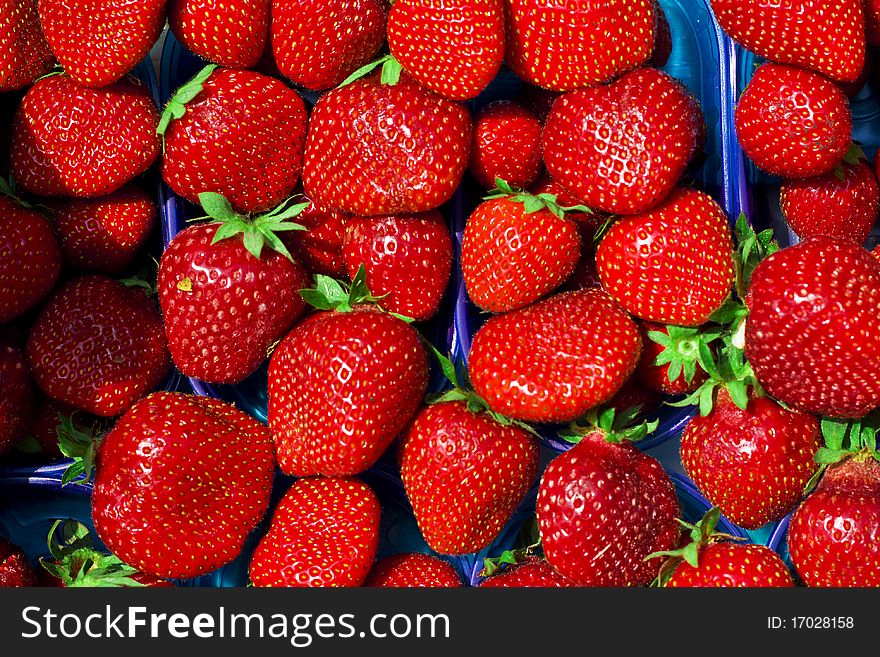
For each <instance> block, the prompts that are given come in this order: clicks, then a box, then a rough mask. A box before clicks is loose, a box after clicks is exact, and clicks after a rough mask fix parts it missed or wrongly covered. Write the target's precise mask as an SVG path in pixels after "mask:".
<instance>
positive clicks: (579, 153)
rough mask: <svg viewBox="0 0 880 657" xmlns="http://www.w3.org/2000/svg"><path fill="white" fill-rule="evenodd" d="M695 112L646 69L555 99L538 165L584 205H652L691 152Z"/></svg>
mask: <svg viewBox="0 0 880 657" xmlns="http://www.w3.org/2000/svg"><path fill="white" fill-rule="evenodd" d="M700 114H701V111H700V109H699V105H698V104H697V101H696V100H695V99H694V98H693V97H692V96H691V95H690V94H689V93H688V91H687V90H686V89H685V87H684V86H683V85H682V84H681V83H680V82H678V81H677V80H675V79H673V78H671V77H670V76H668V75H667V74H666V73H663V72H662V71H658V70H656V69H652V68H645V69H640V70H638V71H634V72H632V73H627V74H626V75H624V76H623V77H621V78H620V79H619V80H617V81H615V82H613V83H611V84H609V85H605V86H601V87H594V88H592V89H581V90H578V91H574V92H572V93H570V94H566V95H564V96H561V97H560V98H559V99H558V100H557V101H556V103H555V104H554V105H553V111H552V112H550V116H549V117H548V118H547V124H546V126H545V127H544V163H545V164H546V166H547V170H548V171H549V172H550V175H551V176H553V179H554V180H556V182H558V183H560V184H561V185H562V186H563V187H565V188H567V189H570V190H571V191H572V192H574V193H575V194H576V195H577V196H578V198H580V199H581V200H582V201H583V202H584V203H585V204H586V205H588V206H590V207H591V208H594V209H599V210H604V211H606V212H613V213H617V214H636V213H638V212H644V211H646V210H649V209H650V208H652V207H654V206H656V205H657V204H658V203H660V202H661V201H662V200H663V199H664V198H666V197H667V196H668V195H669V193H670V192H671V191H672V190H673V188H674V187H675V185H676V183H677V182H678V180H679V178H681V176H682V174H683V173H684V171H685V169H686V168H687V165H688V162H690V160H691V157H692V156H693V154H694V152H695V151H696V149H697V145H698V141H697V140H698V136H699V131H700V127H699V126H700V120H699V116H700Z"/></svg>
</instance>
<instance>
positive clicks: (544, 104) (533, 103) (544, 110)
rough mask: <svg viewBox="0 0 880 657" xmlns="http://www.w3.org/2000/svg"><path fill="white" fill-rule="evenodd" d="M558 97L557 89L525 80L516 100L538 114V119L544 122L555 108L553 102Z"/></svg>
mask: <svg viewBox="0 0 880 657" xmlns="http://www.w3.org/2000/svg"><path fill="white" fill-rule="evenodd" d="M557 98H559V94H558V93H557V92H555V91H550V90H549V89H544V88H542V87H536V86H535V85H533V84H529V83H528V82H523V83H522V87H521V88H520V90H519V92H518V93H517V95H516V102H517V103H519V104H520V105H522V106H523V107H525V108H526V109H527V110H528V111H529V112H531V113H532V114H534V115H535V116H537V117H538V120H539V121H540V122H541V123H542V124H543V123H544V122H545V121H546V120H547V116H548V115H549V114H550V110H551V109H553V103H554V102H555V101H556V99H557Z"/></svg>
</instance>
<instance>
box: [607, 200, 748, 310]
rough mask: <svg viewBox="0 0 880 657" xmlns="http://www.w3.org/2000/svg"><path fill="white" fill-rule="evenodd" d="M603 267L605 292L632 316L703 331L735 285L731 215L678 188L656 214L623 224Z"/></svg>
mask: <svg viewBox="0 0 880 657" xmlns="http://www.w3.org/2000/svg"><path fill="white" fill-rule="evenodd" d="M596 264H597V266H598V270H599V276H600V277H601V279H602V284H603V286H604V287H605V289H606V290H607V291H608V293H609V294H610V295H611V296H612V297H614V298H615V299H616V300H617V301H618V303H620V304H621V305H622V306H623V307H624V308H626V309H627V310H628V311H629V312H630V313H632V314H633V315H635V316H637V317H640V318H641V319H646V320H649V321H653V322H660V323H663V324H674V325H676V326H699V325H701V324H704V323H705V322H706V321H707V320H708V319H709V316H710V315H711V314H712V313H713V312H715V311H716V310H717V309H718V308H719V307H720V306H721V304H723V303H724V301H725V300H726V299H727V297H728V296H730V290H731V288H732V287H733V282H734V268H733V237H732V235H731V232H730V226H729V224H728V220H727V215H725V214H724V211H723V210H722V209H721V207H720V206H719V205H718V204H717V203H716V202H715V201H714V200H713V199H712V198H711V197H710V196H708V195H706V194H704V193H702V192H698V191H696V190H693V189H686V188H679V189H677V190H675V191H674V192H673V193H672V194H671V195H670V196H669V198H668V199H666V201H664V202H663V203H661V204H660V205H659V206H657V207H656V208H655V209H654V210H652V211H650V212H647V213H644V214H640V215H635V216H631V217H624V218H622V219H621V220H620V221H618V222H616V223H615V224H614V225H613V226H612V227H611V228H610V229H609V230H608V232H607V233H606V234H605V237H603V238H602V241H601V243H600V244H599V249H598V251H597V253H596Z"/></svg>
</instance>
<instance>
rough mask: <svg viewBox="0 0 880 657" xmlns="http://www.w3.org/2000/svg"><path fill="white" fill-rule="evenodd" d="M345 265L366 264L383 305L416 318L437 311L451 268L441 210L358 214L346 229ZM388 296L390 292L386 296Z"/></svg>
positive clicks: (350, 270) (351, 268)
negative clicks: (380, 214)
mask: <svg viewBox="0 0 880 657" xmlns="http://www.w3.org/2000/svg"><path fill="white" fill-rule="evenodd" d="M342 252H343V258H344V260H345V267H346V270H347V272H348V275H349V277H350V278H352V279H353V278H354V277H355V275H356V274H357V272H358V269H359V268H360V267H361V265H364V267H365V268H366V272H367V287H368V288H369V289H370V292H372V294H373V295H375V296H381V297H383V298H382V300H381V301H380V303H381V305H382V307H383V308H384V309H385V310H388V311H390V312H394V313H398V314H400V315H403V316H405V317H410V318H412V319H414V320H416V321H424V320H427V319H430V318H431V317H433V316H434V315H436V314H437V310H438V308H439V306H440V301H441V300H442V299H443V293H444V292H446V288H447V286H448V285H449V273H450V271H451V269H452V238H451V237H450V235H449V229H448V228H447V227H446V222H445V220H444V219H443V216H442V215H441V214H440V213H439V212H437V211H436V210H434V211H432V212H427V213H425V214H420V215H397V216H391V217H373V218H370V219H362V218H354V219H351V220H350V221H349V222H348V223H347V224H346V227H345V240H344V242H343V247H342ZM384 295H387V296H384Z"/></svg>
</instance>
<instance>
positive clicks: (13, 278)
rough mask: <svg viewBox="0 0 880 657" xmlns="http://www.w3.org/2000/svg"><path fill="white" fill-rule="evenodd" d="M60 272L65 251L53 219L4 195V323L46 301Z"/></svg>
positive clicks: (0, 272)
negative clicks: (47, 219)
mask: <svg viewBox="0 0 880 657" xmlns="http://www.w3.org/2000/svg"><path fill="white" fill-rule="evenodd" d="M60 272H61V250H60V248H59V247H58V242H57V240H56V239H55V235H54V234H53V232H52V228H51V226H50V225H49V222H47V221H46V219H45V218H44V217H43V216H42V215H41V214H40V213H39V212H37V211H35V210H29V209H26V208H23V207H21V206H20V205H18V204H17V203H15V202H14V201H12V200H10V199H8V198H6V197H5V196H2V195H0V324H3V323H5V322H8V321H10V320H13V319H15V318H16V317H19V316H20V315H22V314H23V313H25V312H26V311H28V310H29V309H31V308H33V307H34V306H36V305H37V304H38V303H39V302H40V301H42V299H43V298H44V297H45V296H46V295H47V294H48V293H49V291H50V290H51V289H52V288H53V287H54V286H55V282H56V281H57V280H58V275H59V273H60Z"/></svg>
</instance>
